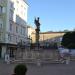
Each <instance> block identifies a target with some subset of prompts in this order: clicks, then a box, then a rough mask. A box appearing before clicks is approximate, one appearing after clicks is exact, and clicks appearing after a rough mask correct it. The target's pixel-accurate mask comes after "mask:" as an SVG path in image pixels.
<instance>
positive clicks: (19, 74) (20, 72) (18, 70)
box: [12, 64, 27, 75]
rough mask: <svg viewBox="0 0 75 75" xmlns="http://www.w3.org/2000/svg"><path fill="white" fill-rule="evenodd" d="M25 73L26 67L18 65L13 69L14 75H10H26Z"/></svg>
mask: <svg viewBox="0 0 75 75" xmlns="http://www.w3.org/2000/svg"><path fill="white" fill-rule="evenodd" d="M26 72H27V67H26V65H24V64H18V65H17V66H16V67H15V68H14V74H12V75H26Z"/></svg>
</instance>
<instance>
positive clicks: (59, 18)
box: [27, 0, 75, 32]
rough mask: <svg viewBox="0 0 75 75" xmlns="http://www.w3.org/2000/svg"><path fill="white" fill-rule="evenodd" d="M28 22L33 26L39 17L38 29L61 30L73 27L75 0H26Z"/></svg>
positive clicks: (74, 25) (74, 24)
mask: <svg viewBox="0 0 75 75" xmlns="http://www.w3.org/2000/svg"><path fill="white" fill-rule="evenodd" d="M27 3H28V5H29V7H28V24H30V25H31V26H32V27H35V24H34V19H35V17H40V24H41V25H40V30H41V32H46V31H63V30H73V29H75V0H27Z"/></svg>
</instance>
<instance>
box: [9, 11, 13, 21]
mask: <svg viewBox="0 0 75 75" xmlns="http://www.w3.org/2000/svg"><path fill="white" fill-rule="evenodd" d="M9 18H10V19H11V20H13V11H12V10H10V13H9Z"/></svg>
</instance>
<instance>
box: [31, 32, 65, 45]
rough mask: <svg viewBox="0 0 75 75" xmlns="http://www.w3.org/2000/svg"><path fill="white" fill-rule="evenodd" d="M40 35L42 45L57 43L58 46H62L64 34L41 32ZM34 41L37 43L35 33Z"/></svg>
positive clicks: (33, 35)
mask: <svg viewBox="0 0 75 75" xmlns="http://www.w3.org/2000/svg"><path fill="white" fill-rule="evenodd" d="M39 35H40V39H39V42H40V45H48V44H52V43H57V44H58V45H60V43H61V40H62V36H63V35H64V32H41V33H40V34H39ZM32 40H33V43H35V42H36V37H35V33H33V34H32Z"/></svg>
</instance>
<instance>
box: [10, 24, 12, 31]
mask: <svg viewBox="0 0 75 75" xmlns="http://www.w3.org/2000/svg"><path fill="white" fill-rule="evenodd" d="M10 31H12V23H10Z"/></svg>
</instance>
